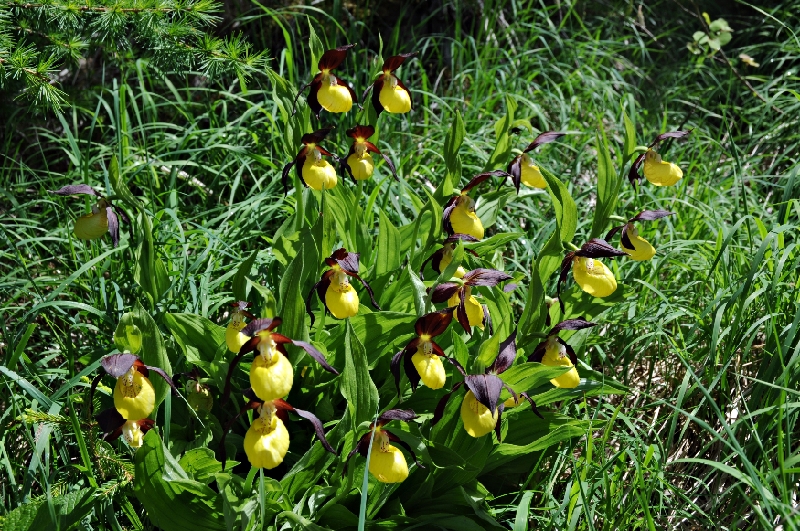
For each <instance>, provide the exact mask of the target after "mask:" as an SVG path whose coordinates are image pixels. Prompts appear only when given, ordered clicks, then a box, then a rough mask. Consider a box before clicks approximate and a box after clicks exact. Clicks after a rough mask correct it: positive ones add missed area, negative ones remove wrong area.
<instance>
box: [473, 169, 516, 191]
mask: <svg viewBox="0 0 800 531" xmlns="http://www.w3.org/2000/svg"><path fill="white" fill-rule="evenodd" d="M491 177H511V174H509V173H507V172H505V171H503V170H492V171H487V172H483V173H479V174H478V175H476V176H475V177H473V178H472V180H470V181H469V182H468V183H467V185H466V186H465V187H464V188H462V189H461V193H462V194H463V193H466V192H469V191H470V190H472V189H473V188H475V187H476V186H478V185H479V184H481V183H482V182H483V181H485V180H487V179H490V178H491Z"/></svg>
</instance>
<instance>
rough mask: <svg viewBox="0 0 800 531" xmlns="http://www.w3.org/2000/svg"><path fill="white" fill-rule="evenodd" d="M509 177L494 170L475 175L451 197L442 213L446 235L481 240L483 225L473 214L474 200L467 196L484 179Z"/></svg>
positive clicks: (502, 172) (500, 171)
mask: <svg viewBox="0 0 800 531" xmlns="http://www.w3.org/2000/svg"><path fill="white" fill-rule="evenodd" d="M496 176H506V177H508V176H509V175H508V174H507V173H506V172H504V171H502V170H494V171H489V172H484V173H480V174H478V175H476V176H475V177H473V178H472V180H471V181H470V182H469V183H467V185H466V186H465V187H464V188H462V189H461V194H460V195H457V196H455V197H451V198H450V200H449V201H448V202H447V204H445V206H444V211H443V212H442V227H443V228H444V230H445V232H447V234H448V235H453V234H466V235H468V236H472V237H473V238H476V239H478V240H482V239H483V235H484V229H483V223H482V222H481V219H480V218H479V217H478V215H477V214H476V213H475V200H474V199H472V198H471V197H470V196H468V195H467V192H469V191H470V190H471V189H472V188H474V187H475V186H477V185H479V184H480V183H482V182H483V181H485V180H486V179H488V178H490V177H496Z"/></svg>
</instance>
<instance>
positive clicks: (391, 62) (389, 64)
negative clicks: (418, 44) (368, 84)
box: [381, 52, 419, 72]
mask: <svg viewBox="0 0 800 531" xmlns="http://www.w3.org/2000/svg"><path fill="white" fill-rule="evenodd" d="M418 54H419V52H411V53H401V54H400V55H393V56H391V57H389V58H388V59H386V60H385V61H384V62H383V66H382V67H381V70H382V71H383V72H394V71H395V70H397V69H398V68H400V66H401V65H402V64H403V63H404V62H405V61H406V59H408V58H409V57H414V56H416V55H418Z"/></svg>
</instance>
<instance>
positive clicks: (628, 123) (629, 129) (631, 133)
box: [622, 111, 636, 163]
mask: <svg viewBox="0 0 800 531" xmlns="http://www.w3.org/2000/svg"><path fill="white" fill-rule="evenodd" d="M622 121H623V124H624V126H625V140H624V143H623V147H622V156H623V163H626V162H628V161H629V160H631V156H632V155H633V152H634V150H635V149H636V127H635V126H634V124H633V121H632V120H631V119H630V118H629V117H628V113H626V112H625V111H622Z"/></svg>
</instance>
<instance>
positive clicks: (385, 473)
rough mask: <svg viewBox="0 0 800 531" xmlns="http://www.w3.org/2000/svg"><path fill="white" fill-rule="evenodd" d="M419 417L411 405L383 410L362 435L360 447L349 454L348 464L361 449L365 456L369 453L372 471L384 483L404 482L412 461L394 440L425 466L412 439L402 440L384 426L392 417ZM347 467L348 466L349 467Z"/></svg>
mask: <svg viewBox="0 0 800 531" xmlns="http://www.w3.org/2000/svg"><path fill="white" fill-rule="evenodd" d="M415 418H417V415H416V413H414V412H413V411H411V410H410V409H390V410H388V411H386V412H384V413H383V414H381V416H380V417H378V422H377V423H373V424H370V426H369V431H368V432H367V433H365V434H364V435H362V436H361V438H360V439H359V440H358V443H357V444H356V447H355V448H353V450H352V451H351V452H350V453H349V454H348V455H347V460H346V462H345V467H346V466H347V464H346V463H347V462H349V461H350V458H351V457H353V456H354V455H355V454H356V452H358V453H360V454H361V455H362V456H363V457H365V458H366V457H367V455H369V473H370V474H372V475H373V476H374V477H375V479H377V480H378V481H380V482H381V483H400V482H401V481H405V479H406V478H407V477H408V464H407V463H406V458H405V456H404V455H403V452H401V451H400V449H398V448H397V447H395V446H392V445H391V444H390V442H394V443H397V444H399V445H400V446H402V447H403V448H404V449H405V450H406V451H407V452H408V453H410V454H411V458H412V459H413V460H414V462H415V463H416V464H417V466H419V467H420V468H425V467H424V466H422V463H420V462H419V461H417V456H416V455H415V454H414V451H413V450H412V449H411V447H410V446H409V445H408V443H406V442H405V441H402V440H401V439H400V438H399V437H398V436H397V435H395V434H394V433H392V432H390V431H389V430H384V429H383V427H384V426H385V425H386V424H388V423H389V422H390V421H392V420H402V421H404V422H410V421H412V420H414V419H415ZM373 431H374V432H375V435H374V436H373V440H372V452H371V453H368V452H369V440H370V436H371V434H372V432H373ZM346 470H347V469H346V468H345V471H346Z"/></svg>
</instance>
